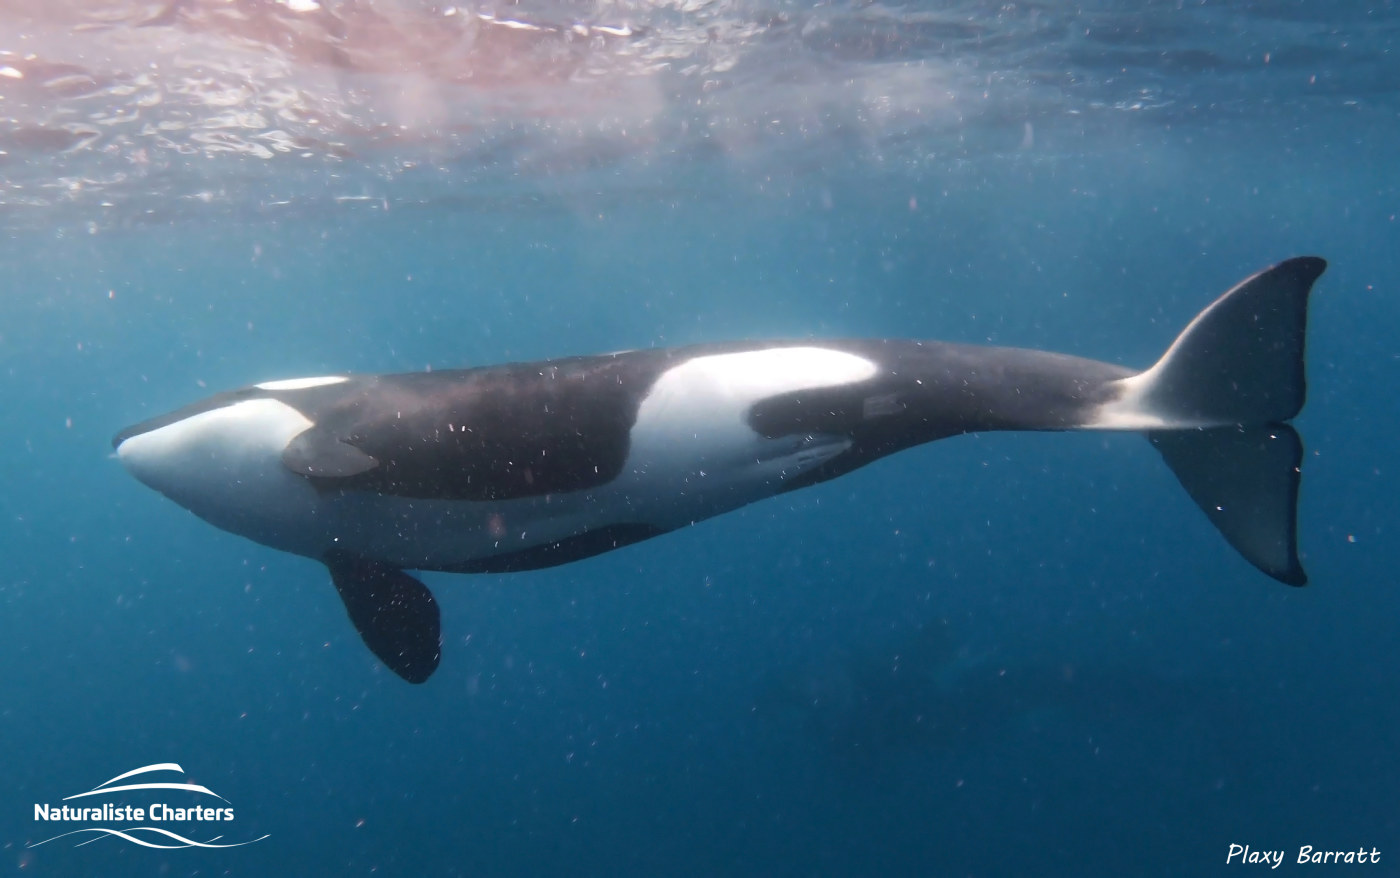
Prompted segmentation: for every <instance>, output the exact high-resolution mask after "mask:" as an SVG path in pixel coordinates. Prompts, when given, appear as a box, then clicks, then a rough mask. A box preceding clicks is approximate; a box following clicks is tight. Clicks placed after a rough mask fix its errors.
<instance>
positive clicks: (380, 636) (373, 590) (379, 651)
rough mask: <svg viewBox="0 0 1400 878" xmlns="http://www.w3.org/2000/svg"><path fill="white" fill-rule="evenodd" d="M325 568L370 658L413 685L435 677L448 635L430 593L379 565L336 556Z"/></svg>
mask: <svg viewBox="0 0 1400 878" xmlns="http://www.w3.org/2000/svg"><path fill="white" fill-rule="evenodd" d="M325 563H326V567H327V568H328V569H329V570H330V572H331V581H333V582H334V583H335V588H336V591H338V592H339V593H340V599H341V600H342V601H344V602H345V610H346V612H347V613H349V614H350V621H351V622H352V623H353V624H354V626H355V630H356V631H358V632H359V633H360V637H361V638H362V639H363V640H364V642H365V646H368V647H369V649H370V652H372V653H374V654H375V655H376V656H378V657H379V659H380V661H382V662H384V664H385V665H387V666H388V667H389V670H391V671H393V672H394V673H396V674H398V675H399V676H400V677H403V678H404V679H405V680H407V681H408V682H410V683H422V682H424V681H426V680H427V679H428V678H429V677H431V676H432V675H433V671H436V670H437V666H438V659H439V658H440V657H441V656H442V633H441V621H440V614H439V612H438V605H437V601H436V600H434V599H433V593H432V592H430V591H428V587H427V586H426V585H424V584H423V583H421V582H419V581H418V580H416V579H414V578H413V577H412V576H409V575H408V574H407V573H404V572H403V571H402V570H399V569H398V568H397V567H390V566H388V565H386V564H381V563H380V562H378V561H369V560H366V559H364V558H356V557H354V556H351V555H341V554H334V555H330V556H328V557H326V558H325Z"/></svg>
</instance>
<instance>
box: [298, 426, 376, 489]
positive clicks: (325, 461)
mask: <svg viewBox="0 0 1400 878" xmlns="http://www.w3.org/2000/svg"><path fill="white" fill-rule="evenodd" d="M282 465H283V466H285V467H286V468H287V469H289V470H291V471H292V472H294V473H296V474H297V475H299V476H310V477H315V478H323V479H344V478H349V477H350V476H358V475H359V474H360V473H366V472H369V471H370V470H372V469H374V468H375V467H377V466H379V461H377V460H375V459H374V458H373V457H371V456H370V455H368V454H366V453H364V452H363V451H361V450H360V449H358V448H356V447H355V446H353V445H351V444H350V443H348V442H343V441H341V440H340V439H339V438H337V437H336V436H334V435H331V434H330V433H328V432H326V431H324V430H318V429H317V428H315V427H312V428H310V429H309V430H306V431H304V432H302V433H300V434H299V435H297V436H296V437H294V438H293V439H292V441H291V442H288V443H287V447H286V448H284V449H282Z"/></svg>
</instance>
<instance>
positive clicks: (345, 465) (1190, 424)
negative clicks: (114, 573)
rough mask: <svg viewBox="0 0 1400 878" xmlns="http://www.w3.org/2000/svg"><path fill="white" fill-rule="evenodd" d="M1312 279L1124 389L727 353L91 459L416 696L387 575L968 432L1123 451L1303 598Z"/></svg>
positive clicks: (207, 414)
mask: <svg viewBox="0 0 1400 878" xmlns="http://www.w3.org/2000/svg"><path fill="white" fill-rule="evenodd" d="M1325 268H1326V263H1325V262H1324V261H1323V260H1321V259H1318V258H1315V257H1300V258H1296V259H1290V260H1288V261H1286V262H1283V263H1280V264H1279V265H1276V266H1274V267H1273V268H1270V269H1267V270H1265V271H1263V272H1260V273H1259V274H1256V275H1254V276H1253V277H1251V278H1249V279H1248V280H1245V281H1243V282H1242V283H1240V284H1239V285H1238V286H1236V287H1235V288H1234V289H1232V290H1230V291H1229V292H1227V293H1225V295H1223V296H1221V297H1220V298H1219V299H1217V300H1216V301H1215V302H1214V303H1213V304H1211V305H1210V306H1209V307H1207V308H1206V309H1205V310H1204V311H1202V312H1201V313H1200V315H1199V316H1197V317H1196V319H1195V320H1193V321H1192V322H1191V324H1190V325H1189V326H1187V327H1186V329H1185V331H1183V332H1182V333H1181V335H1180V336H1179V337H1178V338H1177V339H1176V341H1175V342H1174V343H1173V344H1172V346H1171V347H1170V348H1169V349H1168V350H1167V352H1166V354H1165V355H1163V356H1162V358H1161V359H1160V360H1158V361H1157V363H1156V364H1155V365H1153V366H1152V367H1151V368H1149V369H1147V370H1146V371H1143V372H1135V371H1133V370H1131V369H1125V368H1123V367H1121V366H1116V365H1113V364H1110V363H1103V362H1098V361H1095V360H1087V359H1081V358H1078V357H1071V356H1065V355H1063V354H1054V353H1048V352H1044V351H1036V350H1023V349H1017V348H998V347H980V346H973V345H963V344H951V343H945V342H932V341H894V340H840V341H812V340H804V341H778V342H736V343H730V344H708V345H696V346H693V347H682V348H672V349H662V350H640V351H626V352H623V353H616V354H607V355H603V356H594V357H571V358H567V359H560V360H547V361H544V362H538V363H517V364H511V365H504V366H490V367H484V368H478V369H464V370H457V371H439V372H424V373H413V374H402V375H355V376H341V375H337V376H329V377H321V378H305V379H295V380H290V381H273V382H269V383H265V384H258V385H255V386H252V387H248V388H245V389H243V390H236V391H232V392H230V393H222V394H218V395H216V396H213V397H210V398H208V399H206V400H204V401H202V402H198V403H195V404H193V405H190V406H187V407H185V408H183V409H180V410H178V411H175V412H172V413H171V414H168V415H164V416H162V417H158V418H154V419H152V420H149V421H146V422H144V423H141V424H137V425H136V426H134V427H130V428H128V429H126V430H123V431H122V432H120V433H118V434H117V436H116V438H115V439H114V440H113V445H114V446H115V447H116V449H117V453H118V456H119V457H120V458H121V461H122V463H123V464H124V465H125V466H126V468H127V469H128V470H130V471H131V473H132V474H133V475H135V476H136V477H137V478H138V479H140V480H141V481H142V482H144V483H146V484H147V485H149V486H150V487H152V488H154V489H156V490H157V491H160V492H161V493H162V494H164V495H166V496H167V497H169V498H170V499H172V500H174V501H175V502H176V503H179V504H180V505H181V506H184V507H185V508H187V509H189V510H190V511H191V512H193V513H195V514H196V515H198V516H200V517H201V518H203V519H205V520H206V521H208V522H210V523H211V524H213V525H215V526H217V527H220V528H223V529H224V530H228V531H231V532H233V533H236V534H240V535H242V536H245V537H248V538H249V539H252V540H256V541H257V542H260V543H263V544H265V545H268V546H271V547H273V548H277V549H282V550H284V551H288V552H295V553H297V554H299V555H306V556H308V557H311V558H316V559H318V560H320V561H322V562H323V563H325V565H326V566H327V567H328V568H329V570H330V574H331V579H332V580H333V581H334V583H335V586H336V589H337V590H338V591H339V593H340V596H341V598H342V599H343V600H344V602H345V607H346V609H347V610H348V612H349V614H350V619H351V621H352V622H353V623H354V625H355V628H356V629H357V630H358V631H359V633H360V635H361V636H362V637H363V638H364V641H365V643H366V644H367V645H368V646H369V648H370V649H371V650H372V651H373V652H374V654H375V655H377V656H378V657H379V658H380V659H381V660H382V661H383V662H384V663H385V664H386V665H388V666H389V667H390V668H391V669H393V671H394V672H395V673H397V674H399V675H400V676H401V677H403V678H404V679H406V680H409V681H411V682H415V683H421V682H423V681H424V680H426V679H427V678H428V677H429V675H431V674H432V673H433V671H434V670H435V669H436V668H437V665H438V658H439V653H440V645H441V638H440V631H439V620H438V608H437V604H436V602H435V601H434V599H433V596H432V594H431V593H430V592H429V591H428V589H427V588H426V587H425V586H424V585H423V584H422V583H421V582H419V581H418V580H417V579H415V578H413V577H412V576H410V575H408V574H407V573H405V572H404V571H405V570H443V571H451V572H459V573H503V572H509V571H516V570H531V569H536V568H541V567H550V566H553V565H556V564H564V563H567V562H569V561H576V560H578V559H580V558H587V557H589V556H591V555H597V554H600V553H602V552H607V551H610V550H612V549H616V548H620V547H622V546H625V545H628V544H630V543H635V542H638V541H640V540H645V539H648V538H650V537H654V536H657V535H659V534H663V533H666V532H667V531H670V530H674V529H676V528H678V527H682V526H684V525H687V524H690V523H692V522H695V521H699V520H701V519H704V518H708V517H710V516H713V515H718V514H720V513H722V512H727V511H729V510H732V509H737V508H738V507H740V506H744V505H745V504H748V503H752V502H754V501H756V500H762V499H764V498H766V497H771V496H773V495H775V494H779V493H782V492H784V491H790V490H793V489H795V488H801V487H804V486H806V485H812V484H816V483H817V482H823V481H826V480H827V479H831V478H834V477H836V476H839V475H842V474H843V473H847V472H850V471H851V470H854V469H856V468H858V467H861V466H864V465H865V464H867V463H870V462H871V461H874V460H877V459H879V458H881V457H884V456H885V455H888V454H891V453H893V452H896V451H899V450H901V449H904V448H909V447H911V446H914V445H919V444H922V443H925V442H931V441H933V440H935V439H944V438H947V437H949V436H956V435H958V434H960V433H970V432H975V431H981V430H1120V431H1121V430H1126V431H1135V432H1140V433H1143V434H1145V435H1146V436H1147V438H1148V439H1149V440H1150V441H1151V442H1152V444H1153V445H1154V446H1156V448H1157V450H1158V451H1160V452H1161V454H1162V456H1163V457H1164V458H1165V460H1166V462H1167V465H1168V466H1169V467H1171V469H1172V471H1173V472H1174V473H1176V475H1177V478H1178V479H1179V480H1180V481H1181V484H1182V485H1183V486H1184V487H1185V488H1186V490H1187V492H1188V493H1189V494H1190V495H1191V497H1192V499H1193V500H1195V502H1196V504H1197V505H1198V506H1200V507H1201V509H1202V510H1204V511H1205V513H1206V515H1207V516H1208V517H1209V518H1210V520H1211V521H1212V522H1213V523H1214V524H1215V526H1216V527H1217V528H1218V529H1219V530H1220V532H1221V533H1222V534H1223V535H1224V536H1225V539H1226V540H1228V541H1229V542H1230V544H1231V545H1232V546H1234V547H1235V549H1236V550H1237V551H1238V552H1239V553H1240V554H1241V555H1243V556H1244V557H1245V558H1246V559H1247V560H1248V561H1249V562H1250V563H1252V564H1254V566H1256V567H1258V568H1259V569H1260V570H1262V571H1264V572H1265V573H1267V574H1268V575H1270V576H1272V577H1274V578H1275V579H1278V580H1280V581H1282V582H1285V583H1288V584H1290V585H1302V584H1303V583H1304V582H1305V581H1306V577H1305V576H1304V573H1303V569H1302V566H1301V565H1300V563H1299V561H1298V553H1297V545H1296V542H1297V541H1296V530H1297V526H1296V520H1297V497H1298V480H1299V465H1300V463H1301V461H1302V443H1301V442H1300V441H1299V438H1298V434H1297V433H1296V432H1295V431H1294V430H1293V428H1292V427H1290V426H1288V424H1287V421H1289V420H1290V419H1291V418H1293V417H1294V416H1295V415H1297V414H1298V412H1299V410H1300V409H1301V408H1302V405H1303V398H1304V376H1303V341H1304V329H1305V325H1306V320H1307V304H1308V294H1309V292H1310V290H1311V288H1312V286H1313V283H1314V282H1315V281H1316V280H1317V278H1318V277H1319V276H1320V275H1321V274H1322V272H1323V270H1324V269H1325Z"/></svg>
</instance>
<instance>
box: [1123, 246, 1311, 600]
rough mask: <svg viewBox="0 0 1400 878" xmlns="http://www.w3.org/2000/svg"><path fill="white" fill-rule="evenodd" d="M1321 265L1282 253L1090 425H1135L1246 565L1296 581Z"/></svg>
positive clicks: (1128, 381) (1301, 577) (1299, 579)
mask: <svg viewBox="0 0 1400 878" xmlns="http://www.w3.org/2000/svg"><path fill="white" fill-rule="evenodd" d="M1326 268H1327V263H1326V262H1325V261H1323V260H1322V259H1319V258H1317V257H1315V256H1302V257H1298V258H1296V259H1289V260H1287V261H1285V262H1281V263H1279V264H1278V265H1275V266H1274V267H1273V268H1268V269H1265V270H1264V271H1261V272H1259V273H1258V274H1256V275H1254V276H1253V277H1251V278H1249V279H1247V280H1245V281H1243V282H1241V283H1240V284H1238V285H1236V286H1235V287H1234V288H1233V289H1231V290H1230V291H1229V292H1227V293H1226V294H1225V295H1223V296H1221V297H1220V298H1219V299H1217V300H1216V301H1215V302H1213V303H1211V305H1210V306H1209V307H1207V308H1206V309H1205V310H1204V311H1202V312H1201V313H1200V314H1199V315H1197V317H1196V319H1195V320H1192V321H1191V323H1190V325H1188V326H1187V327H1186V329H1185V330H1184V331H1183V332H1182V333H1181V335H1180V336H1178V337H1177V339H1176V341H1175V342H1173V343H1172V346H1171V347H1170V348H1168V349H1167V352H1166V354H1164V355H1163V356H1162V358H1161V359H1160V360H1158V361H1157V364H1156V365H1154V366H1153V367H1152V368H1150V369H1148V370H1147V371H1145V372H1142V373H1140V374H1138V375H1134V376H1132V377H1130V378H1124V379H1122V380H1120V381H1118V382H1116V383H1117V384H1118V385H1119V387H1120V390H1121V395H1120V396H1119V397H1118V398H1117V399H1116V400H1114V401H1113V402H1110V403H1109V404H1108V405H1106V406H1104V408H1103V410H1102V411H1101V413H1100V417H1101V421H1100V423H1098V424H1097V425H1096V426H1101V427H1105V428H1110V429H1112V428H1117V429H1140V430H1143V431H1144V432H1145V433H1146V434H1147V437H1148V439H1149V440H1150V441H1151V442H1152V444H1153V445H1154V446H1155V447H1156V448H1157V450H1158V451H1160V452H1161V453H1162V457H1163V459H1164V460H1166V462H1167V466H1169V467H1171V470H1172V472H1173V473H1175V474H1176V477H1177V479H1178V480H1179V481H1180V482H1181V484H1182V487H1184V488H1185V489H1186V492H1187V493H1188V494H1190V495H1191V498H1192V499H1193V500H1195V501H1196V505H1198V506H1200V507H1201V510H1202V511H1203V512H1205V514H1206V516H1207V517H1209V518H1210V520H1211V522H1212V523H1213V524H1214V525H1215V526H1216V528H1218V529H1219V531H1220V533H1221V534H1222V535H1224V537H1225V539H1226V540H1228V541H1229V543H1230V545H1232V546H1234V547H1235V549H1236V550H1237V551H1238V552H1239V553H1240V554H1241V555H1243V556H1244V557H1245V559H1246V560H1248V561H1249V562H1250V563H1251V564H1253V565H1254V566H1256V567H1258V568H1259V569H1260V570H1262V571H1264V572H1265V573H1267V574H1269V575H1270V576H1272V577H1273V578H1275V579H1277V580H1279V581H1280V582H1285V583H1287V584H1289V585H1303V584H1304V583H1306V582H1307V576H1306V574H1304V572H1303V567H1302V564H1301V563H1300V562H1299V560H1298V548H1297V543H1298V540H1297V530H1298V483H1299V467H1300V465H1301V463H1302V458H1303V445H1302V441H1301V440H1300V439H1299V438H1298V434H1297V432H1296V431H1295V430H1294V429H1293V428H1292V427H1290V426H1288V425H1287V424H1286V423H1284V422H1285V421H1287V420H1289V419H1291V418H1293V417H1294V416H1295V415H1297V414H1298V412H1299V411H1300V410H1301V409H1302V407H1303V400H1304V397H1305V395H1306V382H1305V377H1304V370H1303V347H1304V336H1305V333H1306V328H1307V316H1308V295H1309V293H1310V292H1311V291H1312V287H1313V283H1314V282H1316V280H1317V279H1318V277H1320V276H1321V275H1322V272H1323V271H1324V270H1325V269H1326Z"/></svg>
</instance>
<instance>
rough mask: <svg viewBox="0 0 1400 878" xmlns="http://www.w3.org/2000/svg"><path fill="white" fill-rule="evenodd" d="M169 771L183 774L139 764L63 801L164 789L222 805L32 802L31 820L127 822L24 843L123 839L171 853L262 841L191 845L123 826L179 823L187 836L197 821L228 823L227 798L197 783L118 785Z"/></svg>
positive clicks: (167, 834) (158, 830) (172, 767)
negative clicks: (204, 797)
mask: <svg viewBox="0 0 1400 878" xmlns="http://www.w3.org/2000/svg"><path fill="white" fill-rule="evenodd" d="M163 771H173V772H176V773H177V774H180V775H184V773H185V770H184V769H183V768H181V767H180V766H179V765H177V764H176V763H174V762H159V763H155V764H153V765H146V766H142V767H141V768H137V769H134V770H132V771H128V772H125V773H124V774H119V775H117V776H116V777H114V778H112V779H111V780H108V781H104V782H102V783H100V784H98V785H97V786H95V787H93V788H92V789H90V790H88V791H87V792H84V793H74V794H73V795H71V796H64V797H63V801H64V802H71V801H73V800H75V799H88V798H89V797H92V796H99V797H100V796H109V795H111V794H113V793H135V792H150V791H160V792H164V791H167V790H173V791H179V792H182V793H196V794H198V795H200V796H209V797H211V798H214V799H218V800H219V801H220V802H223V803H224V805H225V806H226V807H209V806H207V805H195V806H193V807H189V806H186V807H178V808H176V807H171V806H170V805H167V804H165V803H164V802H155V803H153V804H150V805H141V806H135V805H122V804H115V803H113V802H111V801H103V802H100V804H99V803H93V802H88V803H84V804H83V805H45V804H36V805H35V806H34V819H35V820H39V821H47V822H56V821H63V822H74V821H81V822H87V823H122V824H128V825H124V826H121V827H112V826H83V827H80V828H78V829H72V830H69V831H68V832H61V833H59V834H58V835H55V836H53V837H51V838H46V839H44V840H43V841H36V842H34V843H32V844H30V845H29V847H31V848H36V847H38V846H39V845H42V844H48V843H49V842H51V841H58V840H59V839H61V838H73V837H83V838H84V840H83V841H80V842H78V843H77V844H76V845H75V847H82V846H83V845H87V844H92V843H93V842H95V841H100V840H102V839H104V838H120V839H122V840H124V841H129V842H131V843H132V844H134V845H139V846H141V847H146V848H156V849H159V850H177V849H179V848H236V847H242V846H243V845H247V844H253V843H254V842H259V841H262V840H263V839H265V838H267V837H268V836H266V835H261V836H259V837H257V838H253V839H249V840H247V841H239V842H223V843H219V842H220V840H221V839H222V838H223V837H224V836H222V835H216V836H214V837H213V838H209V839H206V840H204V841H197V840H195V839H193V838H187V837H186V836H185V835H182V834H181V833H180V832H176V831H175V830H174V829H169V828H166V827H164V826H141V825H129V824H140V823H144V822H148V821H149V822H151V823H174V824H177V825H180V829H181V831H182V832H191V830H188V829H185V828H184V826H183V824H185V823H189V822H193V821H201V822H232V821H233V807H232V805H231V803H230V802H229V801H228V799H225V798H224V797H223V796H221V795H219V794H218V793H216V792H214V791H213V790H211V789H209V788H208V787H206V786H201V785H200V784H194V783H186V782H183V781H171V780H156V781H142V782H137V783H122V781H127V780H131V779H133V778H138V777H140V776H142V775H148V774H151V773H152V772H163Z"/></svg>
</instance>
